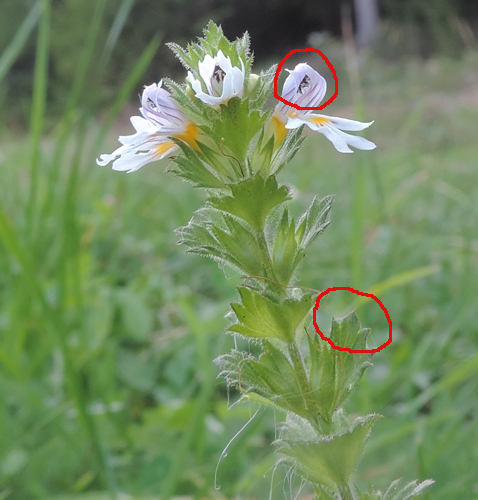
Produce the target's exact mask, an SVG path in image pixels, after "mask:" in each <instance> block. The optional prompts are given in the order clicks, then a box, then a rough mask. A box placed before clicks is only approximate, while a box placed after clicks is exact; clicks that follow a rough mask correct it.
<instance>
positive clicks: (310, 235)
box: [295, 196, 334, 248]
mask: <svg viewBox="0 0 478 500" xmlns="http://www.w3.org/2000/svg"><path fill="white" fill-rule="evenodd" d="M333 201H334V197H333V196H326V197H325V198H322V199H319V198H318V197H317V196H315V197H314V199H313V201H312V203H311V205H310V207H309V208H308V209H307V211H306V212H305V213H304V214H303V215H302V216H301V218H300V219H299V220H298V222H297V228H296V232H295V237H296V240H297V245H299V246H300V247H302V248H306V247H307V246H308V245H309V244H310V243H312V241H313V240H314V239H315V238H316V237H317V236H318V235H319V234H320V233H321V232H322V231H323V230H324V229H325V228H326V227H327V226H328V225H329V224H330V219H329V215H330V210H331V208H332V203H333Z"/></svg>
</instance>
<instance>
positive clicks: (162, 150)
mask: <svg viewBox="0 0 478 500" xmlns="http://www.w3.org/2000/svg"><path fill="white" fill-rule="evenodd" d="M174 146H176V144H174V142H173V141H168V142H162V143H161V144H158V145H157V146H156V151H155V156H156V157H157V158H161V157H163V156H164V155H166V154H167V153H168V151H169V150H170V149H173V148H174Z"/></svg>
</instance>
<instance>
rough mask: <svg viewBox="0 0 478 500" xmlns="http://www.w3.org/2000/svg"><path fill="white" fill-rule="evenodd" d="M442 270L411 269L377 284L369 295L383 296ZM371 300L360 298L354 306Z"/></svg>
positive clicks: (427, 267)
mask: <svg viewBox="0 0 478 500" xmlns="http://www.w3.org/2000/svg"><path fill="white" fill-rule="evenodd" d="M440 269H441V268H440V266H423V267H417V268H416V269H411V270H409V271H404V272H403V273H398V274H395V275H394V276H392V277H390V278H387V279H386V280H384V281H381V282H380V283H377V284H376V285H374V286H372V287H371V288H370V289H369V290H367V293H371V294H373V295H376V296H377V297H378V296H379V295H383V294H384V293H385V292H387V291H388V290H392V289H393V288H397V287H399V286H402V285H406V284H407V283H410V282H412V281H415V280H417V279H419V278H424V277H425V276H429V275H430V274H435V273H437V272H438V271H440ZM369 300H371V299H370V298H368V297H359V298H358V299H357V300H356V301H355V302H354V305H353V307H354V309H357V308H359V307H360V306H363V305H364V304H365V303H366V302H368V301H369Z"/></svg>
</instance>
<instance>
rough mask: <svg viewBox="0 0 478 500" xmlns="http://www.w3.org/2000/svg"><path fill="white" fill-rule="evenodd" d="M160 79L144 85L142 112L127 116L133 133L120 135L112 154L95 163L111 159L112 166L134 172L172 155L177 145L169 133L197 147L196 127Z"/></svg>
mask: <svg viewBox="0 0 478 500" xmlns="http://www.w3.org/2000/svg"><path fill="white" fill-rule="evenodd" d="M161 84H162V82H159V84H156V83H154V84H152V85H149V86H148V87H145V89H144V91H143V95H142V98H141V104H142V107H141V108H139V110H140V111H141V114H142V115H143V117H141V116H132V117H131V118H130V120H131V123H132V125H133V127H134V128H135V130H136V133H135V134H133V135H127V136H120V137H119V138H118V140H119V142H121V144H122V146H120V147H119V148H118V149H116V150H115V151H113V153H111V154H102V155H100V157H99V158H98V159H97V160H96V163H97V164H98V165H101V166H105V165H107V164H108V163H110V162H113V165H112V168H113V170H121V171H128V172H134V171H135V170H138V169H139V168H141V167H142V166H144V165H146V163H150V162H152V161H156V160H161V159H163V158H165V157H166V156H169V155H171V154H172V153H173V152H174V151H175V150H176V149H177V147H178V146H177V145H176V143H175V142H174V141H172V140H171V138H172V137H174V138H176V139H181V140H183V141H184V142H186V143H187V144H189V145H190V146H191V147H192V148H197V147H198V146H197V143H196V137H197V127H196V126H195V125H194V124H193V123H191V122H190V121H189V120H188V119H187V118H186V116H185V115H184V113H183V112H182V111H181V109H180V108H179V107H178V105H177V103H176V101H175V100H174V99H173V97H172V96H171V94H169V92H167V91H166V90H164V89H163V88H161Z"/></svg>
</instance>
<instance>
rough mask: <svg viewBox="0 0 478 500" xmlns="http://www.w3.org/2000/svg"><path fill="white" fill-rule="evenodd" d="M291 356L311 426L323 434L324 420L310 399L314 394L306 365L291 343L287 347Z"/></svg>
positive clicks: (294, 343)
mask: <svg viewBox="0 0 478 500" xmlns="http://www.w3.org/2000/svg"><path fill="white" fill-rule="evenodd" d="M287 348H288V351H289V356H290V359H291V361H292V364H293V366H294V369H295V372H296V373H297V376H298V378H299V383H300V387H301V389H302V397H303V398H304V400H305V406H306V408H307V411H308V412H309V414H310V417H309V418H308V421H309V422H310V424H311V425H312V426H313V427H314V429H316V430H317V431H319V432H321V433H322V432H323V428H322V419H320V411H319V409H318V408H317V405H316V403H315V401H313V399H311V398H310V397H309V395H310V394H312V388H311V386H310V383H309V379H308V378H307V373H306V372H305V368H304V363H303V362H302V358H301V355H300V351H299V347H298V345H297V343H296V342H295V341H294V342H291V343H290V344H288V345H287Z"/></svg>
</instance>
